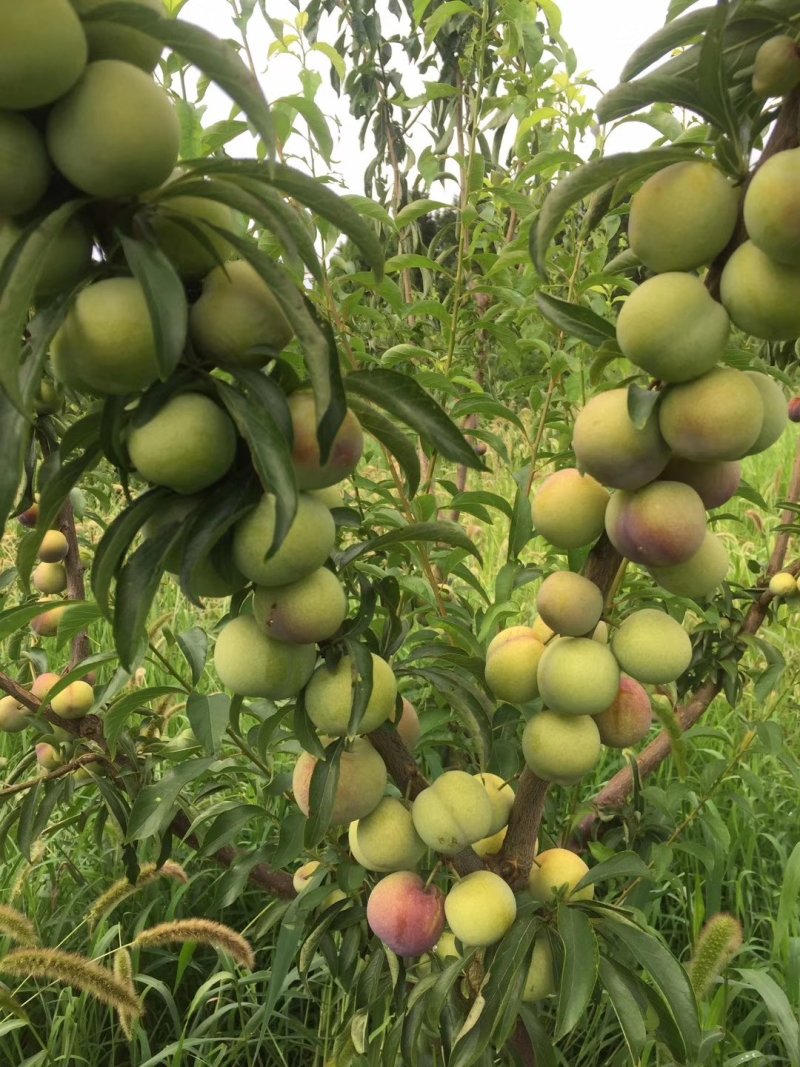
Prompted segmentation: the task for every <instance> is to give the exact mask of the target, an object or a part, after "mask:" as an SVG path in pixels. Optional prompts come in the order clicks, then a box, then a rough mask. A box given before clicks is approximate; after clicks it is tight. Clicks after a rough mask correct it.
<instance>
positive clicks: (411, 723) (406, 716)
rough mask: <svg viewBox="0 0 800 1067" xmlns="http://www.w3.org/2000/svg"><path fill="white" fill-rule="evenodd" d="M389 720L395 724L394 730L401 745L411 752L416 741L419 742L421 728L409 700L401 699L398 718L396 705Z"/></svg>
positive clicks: (415, 710)
mask: <svg viewBox="0 0 800 1067" xmlns="http://www.w3.org/2000/svg"><path fill="white" fill-rule="evenodd" d="M389 718H390V719H391V721H392V722H393V723H394V724H395V729H396V730H397V732H398V734H399V735H400V738H401V740H402V742H403V744H404V745H405V746H406V748H407V749H408V750H409V752H411V751H412V750H413V749H414V747H415V745H416V743H417V741H419V738H420V734H421V732H422V728H421V725H420V721H419V715H418V714H417V709H416V708H415V707H414V705H413V704H412V703H411V701H410V700H407V699H406V697H403V701H402V709H401V711H400V718H399V719H398V718H397V705H396V704H395V710H394V712H393V713H392V715H390V717H389Z"/></svg>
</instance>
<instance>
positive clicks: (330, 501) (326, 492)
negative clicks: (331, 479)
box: [310, 483, 345, 508]
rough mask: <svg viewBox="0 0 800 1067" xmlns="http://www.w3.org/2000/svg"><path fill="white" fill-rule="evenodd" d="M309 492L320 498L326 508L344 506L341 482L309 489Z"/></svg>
mask: <svg viewBox="0 0 800 1067" xmlns="http://www.w3.org/2000/svg"><path fill="white" fill-rule="evenodd" d="M310 493H311V496H315V497H316V498H317V500H321V501H322V503H323V504H324V505H325V507H326V508H343V507H345V502H344V491H343V489H342V486H341V484H338V483H337V484H336V485H327V486H325V488H324V489H311V490H310Z"/></svg>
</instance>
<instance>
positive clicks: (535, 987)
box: [522, 930, 557, 1004]
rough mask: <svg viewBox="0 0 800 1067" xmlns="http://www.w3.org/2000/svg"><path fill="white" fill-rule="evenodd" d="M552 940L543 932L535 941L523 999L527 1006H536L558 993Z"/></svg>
mask: <svg viewBox="0 0 800 1067" xmlns="http://www.w3.org/2000/svg"><path fill="white" fill-rule="evenodd" d="M553 968H554V963H553V949H552V946H551V945H550V938H549V937H548V936H547V933H546V932H545V931H544V930H542V931H541V932H540V933H538V934H537V935H536V937H535V938H534V940H533V950H532V952H531V962H530V964H529V965H528V973H527V974H526V976H525V985H524V987H523V990H522V999H523V1001H524V1002H525V1003H526V1004H536V1003H538V1001H540V1000H544V999H545V997H549V996H552V994H553V993H555V992H556V991H557V987H556V980H555V973H554V969H553Z"/></svg>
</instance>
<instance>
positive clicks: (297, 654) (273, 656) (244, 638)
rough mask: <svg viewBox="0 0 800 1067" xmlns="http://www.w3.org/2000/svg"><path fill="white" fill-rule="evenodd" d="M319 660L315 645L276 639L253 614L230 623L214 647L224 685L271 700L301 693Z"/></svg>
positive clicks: (236, 690)
mask: <svg viewBox="0 0 800 1067" xmlns="http://www.w3.org/2000/svg"><path fill="white" fill-rule="evenodd" d="M316 659H317V650H316V648H315V647H314V646H313V645H288V644H285V643H283V642H281V641H273V639H272V638H271V637H268V636H267V635H266V634H265V633H264V631H263V630H262V629H261V627H260V626H259V625H258V623H257V622H256V620H255V619H254V618H253V616H252V615H239V616H238V617H237V618H235V619H232V620H231V621H230V622H228V623H226V624H225V626H224V627H223V629H222V630H221V631H220V634H219V637H218V638H217V643H216V646H215V648H214V666H215V668H216V671H217V674H218V675H219V678H220V681H221V682H222V684H223V685H224V686H227V688H228V689H231V690H233V692H234V693H238V694H239V695H240V696H250V697H269V698H270V699H271V700H284V699H286V698H287V697H294V696H297V694H298V693H299V692H300V690H301V689H302V688H303V686H304V685H305V684H306V683H307V682H308V680H309V678H310V677H311V674H312V672H313V670H314V664H315V663H316Z"/></svg>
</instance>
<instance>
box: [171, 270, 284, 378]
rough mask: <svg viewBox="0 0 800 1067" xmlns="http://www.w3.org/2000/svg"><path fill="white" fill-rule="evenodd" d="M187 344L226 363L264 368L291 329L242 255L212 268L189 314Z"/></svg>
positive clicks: (221, 362) (214, 359)
mask: <svg viewBox="0 0 800 1067" xmlns="http://www.w3.org/2000/svg"><path fill="white" fill-rule="evenodd" d="M189 332H190V334H191V338H192V343H193V344H194V346H195V348H196V349H197V351H198V352H199V353H200V355H201V356H202V357H203V358H204V359H207V360H209V361H210V362H212V363H218V364H220V365H221V366H229V367H252V368H258V367H263V366H264V364H265V363H266V362H267V361H268V360H269V359H270V358H271V355H272V353H273V352H279V351H280V350H281V349H282V348H285V347H286V345H288V343H289V342H290V341H291V339H292V335H293V331H292V328H291V326H290V325H289V323H288V321H287V319H286V316H285V315H284V313H283V311H282V309H281V306H280V304H279V303H278V301H277V300H276V298H275V297H274V296H273V295H272V290H271V289H270V288H269V286H268V285H267V283H266V282H265V281H264V280H263V278H262V277H261V275H260V274H259V273H258V271H257V270H256V269H255V267H252V266H251V265H250V264H249V263H247V262H245V261H244V260H234V261H233V262H232V263H227V264H226V265H225V267H214V269H213V270H212V271H211V273H210V274H208V275H207V276H206V278H205V280H204V282H203V292H202V295H201V296H200V299H199V300H198V301H197V302H196V303H195V304H194V306H193V307H192V309H191V312H190V313H189Z"/></svg>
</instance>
